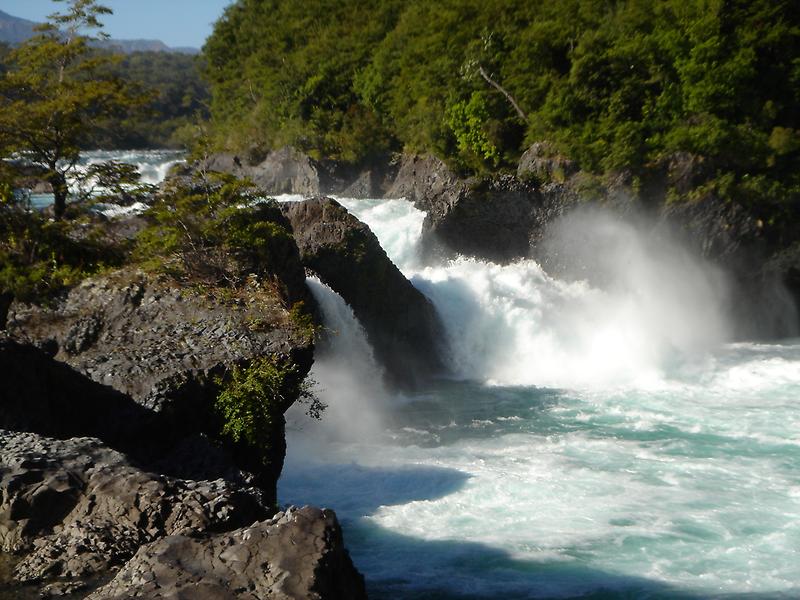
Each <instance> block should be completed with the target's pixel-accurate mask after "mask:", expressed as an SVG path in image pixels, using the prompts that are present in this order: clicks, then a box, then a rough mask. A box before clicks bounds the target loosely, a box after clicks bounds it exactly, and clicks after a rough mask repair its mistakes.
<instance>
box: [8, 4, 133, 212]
mask: <svg viewBox="0 0 800 600" xmlns="http://www.w3.org/2000/svg"><path fill="white" fill-rule="evenodd" d="M55 1H56V2H67V3H68V7H67V9H66V10H65V11H64V12H63V13H55V14H53V15H50V17H49V21H48V23H46V24H45V25H42V26H41V27H39V33H38V35H36V36H34V37H33V38H31V39H30V40H28V41H26V42H25V43H23V44H22V45H21V46H20V47H19V48H16V49H14V50H12V51H11V53H10V54H9V56H8V70H7V72H6V73H5V74H4V75H3V76H2V79H0V152H2V153H3V154H8V153H19V154H20V155H21V156H23V157H24V158H25V159H27V160H28V161H30V162H31V163H32V164H33V165H35V166H37V167H40V168H41V169H42V170H43V171H44V176H45V178H46V179H47V181H48V182H49V183H50V184H51V186H52V188H53V194H54V196H55V203H54V211H55V216H56V218H57V219H60V218H61V217H62V216H63V214H64V210H65V208H66V202H67V197H68V194H69V189H68V185H67V181H68V176H69V174H70V173H71V172H72V171H73V170H74V168H75V165H76V163H77V162H78V158H79V156H80V148H81V147H82V145H83V144H84V143H85V142H87V141H88V140H89V139H90V138H91V136H92V135H93V134H95V133H96V130H97V128H98V127H100V126H101V125H100V123H101V121H102V120H103V119H108V118H118V117H121V116H123V115H125V114H126V113H128V112H129V111H130V110H132V109H134V108H136V107H138V106H139V105H140V104H142V103H143V102H144V101H145V99H146V96H145V95H144V94H142V93H141V92H139V91H138V90H136V89H135V88H134V87H132V86H131V85H130V84H128V83H125V82H123V81H122V80H120V79H118V78H116V77H114V76H112V75H110V70H109V68H108V67H109V64H110V63H111V62H113V61H114V60H115V58H114V57H113V56H112V55H109V54H107V53H100V52H97V51H96V50H94V49H93V48H92V46H91V45H90V42H91V41H92V40H96V39H102V38H104V37H106V36H105V34H103V33H102V32H101V31H100V30H101V29H102V23H100V21H99V17H100V16H101V15H104V14H110V13H111V10H110V9H108V8H106V7H104V6H101V5H99V4H97V3H96V2H95V1H94V0H55ZM92 31H95V32H97V33H96V34H95V35H93V36H92V35H90V33H91V32H92Z"/></svg>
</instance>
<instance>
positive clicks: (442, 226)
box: [387, 156, 575, 263]
mask: <svg viewBox="0 0 800 600" xmlns="http://www.w3.org/2000/svg"><path fill="white" fill-rule="evenodd" d="M387 196H388V197H393V198H397V197H405V198H407V199H409V200H411V201H412V202H414V205H415V206H416V207H417V208H419V209H420V210H423V211H425V212H426V213H427V216H426V217H425V222H424V224H423V239H422V243H423V246H424V249H425V251H426V252H427V253H428V254H444V255H451V254H462V255H466V256H474V257H477V258H482V259H488V260H493V261H496V262H501V263H504V262H509V261H511V260H514V259H517V258H520V257H523V256H527V255H528V254H529V252H530V250H531V245H532V244H531V240H532V238H534V239H535V238H537V236H541V235H542V233H543V231H544V228H545V227H546V225H547V223H548V222H550V221H551V220H552V219H553V218H555V216H557V215H559V214H561V213H562V212H563V210H564V207H565V206H569V205H570V204H571V203H573V202H574V201H575V199H574V197H573V196H572V195H570V194H567V193H560V192H557V191H555V190H554V192H553V193H550V194H542V193H540V190H539V189H538V188H537V186H536V183H535V182H534V181H532V180H527V179H519V178H516V177H512V176H509V175H506V176H498V177H494V178H489V179H479V178H471V179H461V178H459V177H458V176H457V175H456V174H455V173H453V172H452V171H451V170H450V169H449V168H448V167H447V165H445V164H444V163H443V162H442V161H441V160H439V159H437V158H435V157H432V156H410V157H406V159H405V160H404V161H403V164H402V165H401V167H400V171H399V172H398V175H397V179H396V180H395V182H394V184H393V185H392V187H391V189H390V190H389V192H388V193H387Z"/></svg>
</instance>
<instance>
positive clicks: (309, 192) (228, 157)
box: [183, 147, 321, 196]
mask: <svg viewBox="0 0 800 600" xmlns="http://www.w3.org/2000/svg"><path fill="white" fill-rule="evenodd" d="M187 171H188V172H191V171H216V172H219V173H228V174H230V175H234V176H236V177H239V178H242V179H244V178H248V179H250V180H251V181H253V183H255V185H256V186H257V187H258V188H260V189H261V190H262V191H263V192H264V193H265V194H301V195H303V196H313V195H315V194H319V193H320V189H321V185H320V169H319V167H318V165H317V164H316V163H315V162H314V161H313V160H312V159H311V158H309V157H308V156H307V155H305V154H303V153H302V152H300V151H298V150H295V149H294V148H290V147H285V148H281V149H279V150H273V151H272V152H270V153H269V154H267V156H266V158H264V160H263V161H262V162H260V163H258V164H251V163H250V162H249V161H248V159H247V158H245V157H243V156H239V155H237V154H232V153H227V152H221V153H217V154H212V155H210V156H208V157H207V158H205V159H204V160H201V161H200V162H198V163H197V164H195V165H193V166H191V167H189V168H188V169H187ZM186 174H188V173H186V172H185V173H183V175H186Z"/></svg>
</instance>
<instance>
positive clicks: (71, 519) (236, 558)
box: [0, 430, 366, 600]
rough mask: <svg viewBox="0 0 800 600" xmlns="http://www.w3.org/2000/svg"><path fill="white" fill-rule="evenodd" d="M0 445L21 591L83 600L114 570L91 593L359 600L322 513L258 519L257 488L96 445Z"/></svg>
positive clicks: (5, 537)
mask: <svg viewBox="0 0 800 600" xmlns="http://www.w3.org/2000/svg"><path fill="white" fill-rule="evenodd" d="M0 447H2V448H3V452H2V453H0V550H2V551H3V552H14V553H17V554H21V555H22V559H21V560H20V561H19V562H17V564H16V565H15V567H14V571H13V576H14V580H15V581H16V585H18V586H19V585H25V584H27V585H28V588H27V589H31V588H33V589H39V590H40V591H41V593H42V594H43V595H45V596H50V595H57V596H63V595H69V594H72V593H78V594H79V595H80V596H81V597H83V596H85V593H86V591H87V590H90V589H91V587H96V586H97V585H98V584H102V583H103V582H104V580H103V576H104V575H105V574H107V573H108V572H109V571H113V570H115V569H118V568H119V567H122V570H121V571H120V572H119V574H118V575H117V576H116V577H115V578H114V579H113V581H111V582H110V583H109V584H108V585H106V586H105V587H103V588H102V589H100V590H99V591H96V592H95V593H94V594H92V595H91V597H92V598H97V599H99V598H104V599H105V598H131V597H140V598H183V597H192V598H219V597H225V598H282V599H283V598H297V599H300V598H320V599H326V598H330V599H332V600H339V599H342V600H343V599H345V598H365V597H366V595H365V592H364V582H363V579H362V578H361V576H360V575H359V574H358V572H357V571H356V570H355V568H354V567H353V564H352V562H351V561H350V558H349V556H348V554H347V551H346V550H345V549H344V544H343V540H342V534H341V530H340V529H339V526H338V523H337V521H336V517H335V515H334V514H333V513H332V512H331V511H322V510H319V509H313V508H304V509H299V510H293V509H292V510H287V511H286V512H285V513H278V514H277V515H276V516H275V517H274V518H272V519H271V520H264V519H266V518H267V516H268V513H269V512H270V510H269V504H267V503H266V502H265V499H264V497H263V493H262V492H261V490H259V489H257V488H254V487H248V486H245V485H241V484H236V483H232V482H230V481H226V480H222V479H220V480H216V481H193V480H184V479H176V478H173V477H168V476H165V475H160V474H155V473H150V472H146V471H143V470H141V469H140V468H138V467H136V466H135V465H134V464H132V463H131V462H130V460H129V459H128V458H127V457H126V456H125V455H123V454H121V453H119V452H117V451H115V450H112V449H111V448H109V447H108V446H106V445H105V444H103V443H102V442H101V441H100V440H97V439H94V438H72V439H68V440H57V439H52V438H48V437H44V436H40V435H37V434H32V433H19V432H12V431H7V430H0ZM134 555H135V556H134ZM126 562H127V564H126ZM123 565H124V566H123ZM105 580H106V581H107V578H106V579H105ZM4 586H5V588H6V589H7V590H12V591H13V590H14V589H17V590H18V591H19V592H20V593H22V591H23V589H25V588H13V587H10V585H9V583H8V582H2V581H0V590H1V589H2V588H3V587H4Z"/></svg>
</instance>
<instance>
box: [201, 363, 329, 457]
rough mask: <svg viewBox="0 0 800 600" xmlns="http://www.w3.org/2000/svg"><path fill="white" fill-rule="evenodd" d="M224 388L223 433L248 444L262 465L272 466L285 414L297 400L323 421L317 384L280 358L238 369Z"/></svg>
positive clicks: (219, 405)
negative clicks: (316, 390) (315, 391)
mask: <svg viewBox="0 0 800 600" xmlns="http://www.w3.org/2000/svg"><path fill="white" fill-rule="evenodd" d="M217 383H218V384H219V385H220V386H221V388H220V392H219V395H218V396H217V399H216V403H215V407H216V409H217V411H218V412H219V414H220V416H221V417H222V419H223V425H222V434H223V435H225V436H227V437H229V438H231V439H232V440H233V441H234V442H238V443H244V444H246V445H247V446H248V447H249V448H251V449H252V450H253V451H255V452H256V454H257V456H258V458H259V459H260V461H261V463H262V464H263V465H265V466H267V465H269V464H271V460H272V459H271V455H272V448H273V440H274V439H275V436H276V435H278V436H282V435H283V427H282V425H283V423H282V420H281V419H282V415H283V413H284V412H285V411H286V410H287V409H288V408H289V407H290V406H291V405H292V403H293V402H294V401H295V400H297V401H300V402H306V403H307V404H308V409H307V413H308V415H309V416H311V417H312V418H315V419H319V418H320V416H321V415H322V411H324V410H325V405H324V404H323V403H322V402H321V401H320V400H319V399H318V398H317V397H316V396H315V395H314V394H313V392H312V389H311V388H312V386H313V382H311V381H309V380H307V379H302V378H300V376H299V374H298V371H297V366H296V365H294V364H293V363H291V362H289V361H286V360H284V359H280V358H276V357H267V358H257V359H255V360H253V361H252V362H251V363H250V364H249V365H248V366H246V367H243V368H240V367H234V368H233V371H232V372H231V373H230V374H229V376H228V377H227V378H218V380H217Z"/></svg>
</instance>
